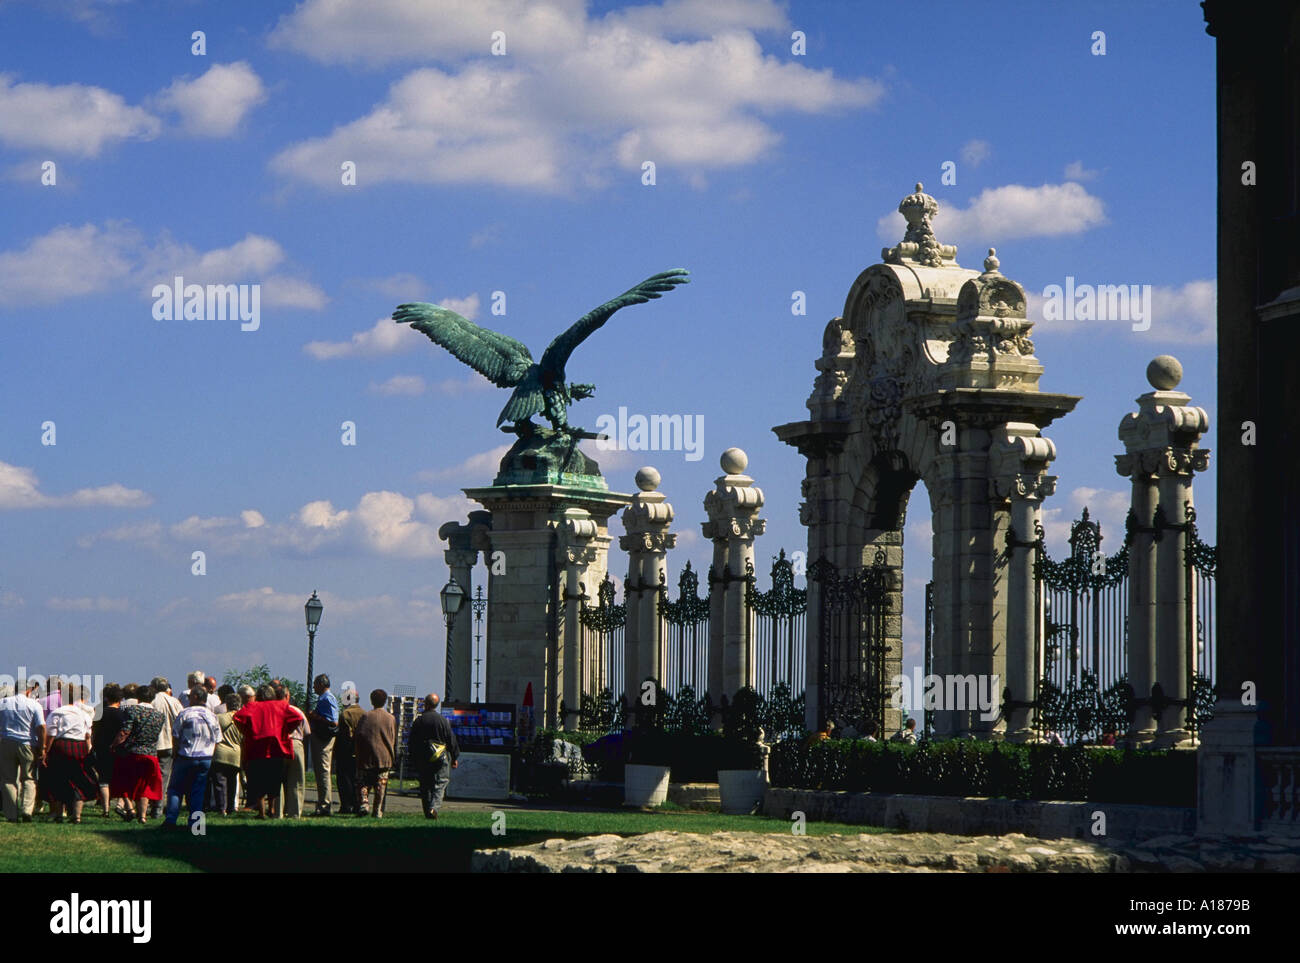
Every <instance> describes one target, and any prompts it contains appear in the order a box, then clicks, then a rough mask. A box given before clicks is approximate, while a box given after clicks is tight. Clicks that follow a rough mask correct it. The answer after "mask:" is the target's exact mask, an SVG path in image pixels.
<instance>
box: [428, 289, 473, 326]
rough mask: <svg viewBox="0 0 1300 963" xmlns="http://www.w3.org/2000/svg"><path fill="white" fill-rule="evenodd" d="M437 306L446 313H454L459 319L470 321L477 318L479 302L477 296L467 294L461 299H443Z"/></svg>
mask: <svg viewBox="0 0 1300 963" xmlns="http://www.w3.org/2000/svg"><path fill="white" fill-rule="evenodd" d="M438 304H439V305H441V306H442V307H444V308H446V309H447V310H448V311H455V312H456V313H457V314H459V315H460V316H461V317H463V318H467V319H468V320H470V321H473V320H474V319H475V318H477V317H478V309H479V300H478V295H477V294H469V295H466V296H465V297H463V298H443V299H442V300H441V301H439V302H438Z"/></svg>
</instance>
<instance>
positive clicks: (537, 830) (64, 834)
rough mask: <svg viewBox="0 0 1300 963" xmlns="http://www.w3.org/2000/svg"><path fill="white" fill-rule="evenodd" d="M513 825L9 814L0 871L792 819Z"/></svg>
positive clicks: (703, 816)
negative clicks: (181, 822) (199, 824)
mask: <svg viewBox="0 0 1300 963" xmlns="http://www.w3.org/2000/svg"><path fill="white" fill-rule="evenodd" d="M505 814H506V835H505V836H493V835H492V828H491V827H492V814H491V813H490V812H447V811H445V812H444V813H443V815H442V817H441V818H439V819H438V820H437V822H432V821H430V820H426V819H425V818H424V817H423V816H420V815H404V814H403V815H398V814H388V815H385V817H384V818H383V819H382V820H376V819H369V818H359V817H355V816H333V817H331V818H329V819H299V820H278V821H277V820H258V819H256V818H253V817H251V816H245V815H243V814H240V815H237V816H233V817H213V818H211V819H209V820H208V824H207V835H205V836H193V835H191V834H190V833H189V832H186V831H176V832H165V831H163V830H161V829H158V828H157V826H158V824H157V823H152V824H150V825H148V826H139V825H128V824H126V823H123V822H121V821H120V820H118V819H111V820H109V819H104V818H102V817H100V816H97V815H91V814H89V812H88V814H87V815H86V817H85V822H83V823H82V824H80V825H78V826H73V825H71V824H63V825H57V824H54V823H42V822H35V823H27V824H17V825H14V824H8V823H4V824H0V872H6V873H15V872H18V873H30V872H44V873H120V872H151V873H158V872H164V873H165V872H177V873H189V872H248V871H249V870H250V869H253V868H257V869H271V870H274V871H278V872H283V871H289V872H295V871H298V872H335V871H339V870H342V869H347V870H350V871H362V872H366V871H371V872H374V871H381V870H382V871H388V872H431V871H444V872H446V871H450V872H466V871H468V870H469V867H470V854H471V853H472V852H473V851H474V850H475V849H487V848H493V847H501V846H522V845H526V844H528V843H536V842H540V841H541V840H543V839H551V838H554V837H567V838H574V837H578V836H590V835H595V834H598V833H615V834H618V835H621V836H631V835H636V834H639V833H649V832H655V831H658V830H664V829H675V830H680V831H684V832H692V833H711V832H716V831H718V830H731V831H746V832H760V833H788V832H790V823H789V822H788V821H786V820H782V819H770V818H768V817H765V816H724V815H721V814H718V813H698V812H682V811H669V812H639V811H628V812H611V811H583V812H556V811H551V810H528V809H507V810H505ZM807 830H808V833H809V835H814V836H818V835H827V834H830V833H845V834H852V835H856V834H858V833H880V832H888V830H884V829H879V828H876V827H870V826H850V825H844V824H840V823H812V822H810V823H808V824H807Z"/></svg>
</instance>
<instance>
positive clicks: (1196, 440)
mask: <svg viewBox="0 0 1300 963" xmlns="http://www.w3.org/2000/svg"><path fill="white" fill-rule="evenodd" d="M1182 377H1183V366H1182V365H1181V364H1179V362H1178V359H1177V358H1174V357H1172V356H1170V355H1167V354H1162V355H1160V357H1158V358H1154V359H1152V361H1151V363H1150V364H1149V365H1147V381H1149V382H1150V383H1151V386H1152V388H1154V389H1155V390H1154V391H1148V392H1147V393H1146V394H1144V395H1142V396H1141V397H1139V398H1138V399H1137V403H1138V410H1137V411H1134V412H1130V413H1128V414H1126V415H1125V416H1124V417H1123V418H1121V419H1120V423H1119V440H1120V441H1122V442H1123V443H1124V454H1122V455H1116V456H1115V470H1116V471H1118V472H1119V473H1120V474H1121V475H1123V476H1124V477H1126V478H1128V477H1133V476H1134V475H1135V474H1143V475H1152V474H1157V473H1159V474H1167V473H1174V474H1183V473H1189V472H1197V471H1205V469H1206V468H1207V467H1208V465H1209V457H1210V452H1209V450H1208V449H1205V448H1201V447H1200V440H1201V437H1202V436H1203V435H1204V434H1205V433H1206V432H1207V431H1209V430H1210V416H1209V415H1208V414H1206V412H1205V409H1204V408H1199V407H1197V406H1195V405H1192V404H1189V402H1190V401H1191V400H1192V399H1191V396H1190V395H1188V394H1186V393H1185V392H1182V391H1178V390H1176V389H1177V386H1178V383H1179V382H1180V381H1181V380H1182Z"/></svg>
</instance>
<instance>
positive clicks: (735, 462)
mask: <svg viewBox="0 0 1300 963" xmlns="http://www.w3.org/2000/svg"><path fill="white" fill-rule="evenodd" d="M719 463H720V464H721V465H722V470H723V471H725V472H726V473H727V474H728V475H739V474H741V473H742V472H743V471H744V470H745V469H746V468H748V467H749V456H748V455H746V454H745V453H744V451H742V450H741V449H739V448H728V449H727V450H726V451H724V452H723V453H722V457H721V458H720V459H719Z"/></svg>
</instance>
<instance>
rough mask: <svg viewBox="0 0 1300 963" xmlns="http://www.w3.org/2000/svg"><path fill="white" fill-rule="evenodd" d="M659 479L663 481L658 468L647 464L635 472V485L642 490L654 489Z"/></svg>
mask: <svg viewBox="0 0 1300 963" xmlns="http://www.w3.org/2000/svg"><path fill="white" fill-rule="evenodd" d="M661 481H663V476H661V475H660V474H659V470H658V469H657V468H651V467H650V466H649V465H646V466H645V467H644V468H642V469H640V470H638V471H637V473H636V487H637V488H639V489H641V491H643V492H652V491H655V490H656V489H657V488H658V487H659V483H660V482H661Z"/></svg>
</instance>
